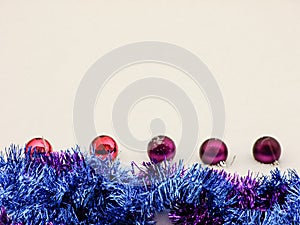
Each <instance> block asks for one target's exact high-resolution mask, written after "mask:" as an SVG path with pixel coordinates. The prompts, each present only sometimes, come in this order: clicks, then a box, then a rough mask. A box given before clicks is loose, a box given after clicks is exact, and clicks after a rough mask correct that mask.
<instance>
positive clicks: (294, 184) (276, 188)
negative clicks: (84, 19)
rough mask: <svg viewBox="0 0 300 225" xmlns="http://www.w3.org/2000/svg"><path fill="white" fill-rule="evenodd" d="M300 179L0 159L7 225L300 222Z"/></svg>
mask: <svg viewBox="0 0 300 225" xmlns="http://www.w3.org/2000/svg"><path fill="white" fill-rule="evenodd" d="M299 181H300V179H299V176H298V174H297V173H296V172H295V171H294V170H289V171H287V172H285V173H282V172H281V171H279V170H278V169H275V170H273V171H271V174H270V175H269V176H259V177H258V176H253V175H252V174H251V173H249V174H248V175H247V176H244V177H241V176H238V175H236V174H229V173H226V172H225V171H220V170H214V169H212V168H208V167H204V166H202V165H201V164H194V165H193V166H191V167H190V168H185V167H184V166H183V163H182V162H179V163H178V164H171V163H167V162H163V163H161V164H152V163H149V162H146V163H143V165H141V166H139V165H137V164H135V163H132V167H131V168H130V169H126V168H123V167H121V165H120V162H119V161H118V160H116V161H114V162H112V161H111V160H109V159H107V160H104V161H102V160H99V159H98V158H96V157H93V156H87V157H84V156H83V155H82V153H81V152H80V149H79V148H78V147H76V148H74V149H71V150H68V151H61V152H54V153H51V154H50V155H40V154H38V153H34V155H33V156H30V155H29V154H27V155H24V149H22V148H19V147H16V146H11V147H10V148H9V149H7V150H6V151H5V153H4V155H2V156H0V207H1V208H0V225H12V224H18V225H25V224H28V225H29V224H30V225H31V224H45V225H56V224H57V225H58V224H59V225H61V224H68V225H72V224H82V225H83V224H138V225H148V224H149V225H150V224H155V223H156V221H155V216H156V215H157V214H158V213H160V212H167V213H168V216H169V220H170V222H172V223H173V224H186V225H192V224H201V225H219V224H225V225H229V224H230V225H246V224H247V225H248V224H252V225H258V224H261V225H266V224H268V225H280V224H282V225H287V224H291V225H296V224H300V214H299V211H300V182H299Z"/></svg>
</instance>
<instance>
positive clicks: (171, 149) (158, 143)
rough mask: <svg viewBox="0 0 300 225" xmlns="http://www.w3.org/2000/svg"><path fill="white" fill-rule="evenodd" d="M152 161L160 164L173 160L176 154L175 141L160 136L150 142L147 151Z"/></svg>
mask: <svg viewBox="0 0 300 225" xmlns="http://www.w3.org/2000/svg"><path fill="white" fill-rule="evenodd" d="M147 153H148V156H149V158H150V160H151V161H152V162H154V163H159V162H162V161H164V160H172V159H173V158H174V156H175V154H176V146H175V143H174V141H173V140H172V139H171V138H169V137H167V136H164V135H159V136H156V137H154V138H152V140H151V141H150V142H149V144H148V149H147Z"/></svg>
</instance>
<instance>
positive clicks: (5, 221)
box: [0, 206, 50, 225]
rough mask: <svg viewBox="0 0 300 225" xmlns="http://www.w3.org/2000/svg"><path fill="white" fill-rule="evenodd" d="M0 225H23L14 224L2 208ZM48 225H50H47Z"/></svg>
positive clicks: (0, 210)
mask: <svg viewBox="0 0 300 225" xmlns="http://www.w3.org/2000/svg"><path fill="white" fill-rule="evenodd" d="M0 225H23V223H14V222H12V220H11V219H10V218H9V217H8V215H7V213H6V210H5V208H4V207H3V206H1V209H0ZM49 225H50V224H49Z"/></svg>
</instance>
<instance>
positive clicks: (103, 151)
mask: <svg viewBox="0 0 300 225" xmlns="http://www.w3.org/2000/svg"><path fill="white" fill-rule="evenodd" d="M118 151H119V150H118V145H117V143H116V141H115V140H114V139H113V138H112V137H110V136H107V135H100V136H98V137H96V138H95V139H94V140H93V141H92V143H91V145H90V154H92V155H95V156H97V157H98V158H100V159H102V160H104V159H106V158H107V157H111V159H112V160H114V159H115V158H116V157H117V155H118Z"/></svg>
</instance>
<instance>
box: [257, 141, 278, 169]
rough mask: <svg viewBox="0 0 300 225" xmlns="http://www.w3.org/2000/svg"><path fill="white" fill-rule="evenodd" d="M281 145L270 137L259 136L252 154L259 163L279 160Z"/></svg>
mask: <svg viewBox="0 0 300 225" xmlns="http://www.w3.org/2000/svg"><path fill="white" fill-rule="evenodd" d="M280 155H281V147H280V144H279V143H278V141H277V140H276V139H275V138H272V137H268V136H266V137H261V138H259V139H258V140H257V141H256V142H255V144H254V146H253V156H254V158H255V159H256V160H257V161H258V162H261V163H266V164H269V163H274V162H276V161H278V160H279V158H280Z"/></svg>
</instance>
